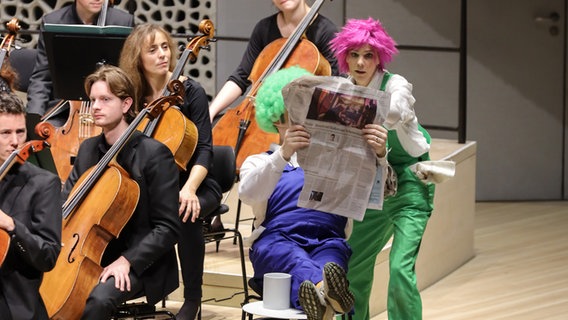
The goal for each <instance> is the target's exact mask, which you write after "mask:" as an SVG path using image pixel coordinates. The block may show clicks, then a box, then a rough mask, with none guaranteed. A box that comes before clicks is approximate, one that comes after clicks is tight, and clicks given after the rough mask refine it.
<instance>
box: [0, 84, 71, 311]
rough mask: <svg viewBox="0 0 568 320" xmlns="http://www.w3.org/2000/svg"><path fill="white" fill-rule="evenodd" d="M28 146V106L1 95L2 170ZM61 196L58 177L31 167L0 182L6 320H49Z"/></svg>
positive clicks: (16, 169)
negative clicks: (47, 295) (47, 296)
mask: <svg viewBox="0 0 568 320" xmlns="http://www.w3.org/2000/svg"><path fill="white" fill-rule="evenodd" d="M25 140H26V110H25V108H24V104H23V102H22V101H21V100H20V99H19V98H18V97H17V96H16V95H15V94H14V93H10V92H7V91H4V90H0V165H2V164H4V162H5V161H6V160H7V159H8V158H9V157H10V155H11V154H12V152H14V151H15V150H17V149H19V148H20V147H21V146H22V145H23V144H24V142H25ZM60 196H61V182H60V180H59V177H57V176H56V175H55V174H53V173H51V172H49V171H47V170H44V169H41V168H38V167H36V166H35V165H33V164H31V163H29V162H24V163H23V164H19V163H16V164H14V165H12V166H11V168H10V169H9V171H7V173H6V175H5V177H4V178H3V179H2V180H0V232H8V234H9V237H10V241H9V243H10V245H9V247H8V253H7V256H6V259H5V260H4V263H3V264H2V266H1V267H0V318H1V319H2V320H29V319H38V320H47V319H48V316H47V311H46V309H45V306H44V303H43V300H42V299H41V296H40V294H39V287H40V284H41V280H42V277H43V274H44V272H47V271H49V270H51V269H52V268H53V267H54V266H55V262H56V260H57V256H58V255H59V252H60V250H61V204H62V202H61V201H60Z"/></svg>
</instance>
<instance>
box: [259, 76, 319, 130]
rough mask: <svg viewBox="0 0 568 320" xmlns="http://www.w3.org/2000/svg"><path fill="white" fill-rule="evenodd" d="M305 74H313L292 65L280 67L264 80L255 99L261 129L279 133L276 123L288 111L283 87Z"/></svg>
mask: <svg viewBox="0 0 568 320" xmlns="http://www.w3.org/2000/svg"><path fill="white" fill-rule="evenodd" d="M304 75H312V74H311V73H310V72H309V71H308V70H306V69H304V68H301V67H299V66H292V67H289V68H285V69H280V70H278V71H276V72H275V73H273V74H271V75H269V76H268V77H266V79H264V82H262V84H261V85H260V88H258V92H257V94H256V99H255V109H256V113H255V116H256V122H257V123H258V127H259V128H260V129H262V130H263V131H266V132H274V133H278V129H276V127H275V126H274V123H275V122H277V121H279V120H280V117H282V115H283V114H284V112H285V111H286V108H285V105H284V97H282V88H284V87H285V86H286V85H287V84H288V83H290V82H292V81H293V80H295V79H297V78H299V77H301V76H304Z"/></svg>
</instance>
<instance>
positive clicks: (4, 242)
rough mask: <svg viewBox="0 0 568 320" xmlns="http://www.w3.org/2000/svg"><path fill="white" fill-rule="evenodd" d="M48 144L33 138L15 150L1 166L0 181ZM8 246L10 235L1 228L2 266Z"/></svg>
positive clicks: (0, 250)
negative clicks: (16, 165)
mask: <svg viewBox="0 0 568 320" xmlns="http://www.w3.org/2000/svg"><path fill="white" fill-rule="evenodd" d="M46 146H48V143H47V142H45V141H43V140H32V141H28V142H26V143H24V145H22V146H21V147H20V148H19V149H16V150H14V152H12V153H11V154H10V155H9V156H8V158H7V159H6V161H4V163H3V164H2V166H0V181H2V180H3V179H4V177H5V176H6V174H7V173H8V171H10V169H11V168H12V166H14V164H16V163H19V164H23V163H24V162H26V161H27V160H28V158H29V156H30V154H31V153H33V152H39V151H41V150H43V148H44V147H46ZM8 248H10V236H9V235H8V232H6V231H5V230H4V229H0V267H1V266H2V264H3V263H4V259H6V255H7V254H8Z"/></svg>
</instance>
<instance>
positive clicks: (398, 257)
mask: <svg viewBox="0 0 568 320" xmlns="http://www.w3.org/2000/svg"><path fill="white" fill-rule="evenodd" d="M392 204H393V205H394V203H392ZM388 207H390V206H385V210H383V211H376V210H367V213H366V214H365V219H364V220H363V221H362V222H355V223H354V228H353V233H352V235H351V238H350V239H349V244H350V245H351V248H352V250H353V254H352V256H351V259H350V260H349V272H348V278H349V281H350V288H351V290H352V291H353V293H354V294H355V314H354V319H356V320H368V319H369V318H370V313H369V299H370V295H371V289H372V284H373V276H372V274H373V270H374V267H375V261H376V257H377V255H378V253H379V252H380V251H381V249H382V248H383V247H384V245H385V244H386V243H387V242H388V240H389V239H390V237H391V235H393V236H394V238H393V243H392V247H391V251H390V256H389V269H390V275H389V286H388V298H387V309H388V317H389V319H390V320H415V319H417V320H419V319H422V302H421V299H420V293H419V292H418V289H417V288H416V273H415V264H416V258H417V256H418V250H419V248H420V242H421V239H422V235H423V234H424V230H425V228H426V224H427V222H428V218H429V217H430V212H423V211H419V210H404V209H403V210H389V208H388ZM391 208H392V207H391Z"/></svg>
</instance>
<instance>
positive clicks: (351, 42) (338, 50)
mask: <svg viewBox="0 0 568 320" xmlns="http://www.w3.org/2000/svg"><path fill="white" fill-rule="evenodd" d="M366 44H368V45H369V46H371V48H373V49H374V50H375V51H376V52H377V54H378V55H379V60H380V62H379V66H378V67H379V69H380V70H381V71H382V70H383V69H384V68H385V66H386V65H387V64H388V63H389V62H391V61H392V58H393V56H394V55H395V54H397V53H398V50H397V49H396V43H395V42H394V40H393V39H392V38H391V37H390V36H389V35H388V33H387V32H386V30H385V29H384V28H383V26H382V25H381V23H380V22H379V20H374V19H373V18H369V19H367V20H363V19H349V20H348V21H347V23H346V24H345V26H343V28H342V29H341V31H339V32H338V33H336V34H335V38H333V40H331V41H330V43H329V45H330V47H331V50H332V51H333V52H334V54H335V57H336V58H337V63H338V64H339V71H340V72H343V73H348V72H349V65H348V64H347V56H348V55H349V52H350V51H351V50H353V49H358V48H360V47H362V46H364V45H366Z"/></svg>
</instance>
